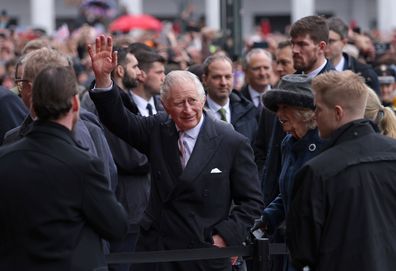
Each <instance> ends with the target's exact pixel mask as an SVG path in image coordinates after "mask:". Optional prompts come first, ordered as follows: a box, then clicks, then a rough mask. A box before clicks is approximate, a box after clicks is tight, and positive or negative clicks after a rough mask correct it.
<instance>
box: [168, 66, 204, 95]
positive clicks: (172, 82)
mask: <svg viewBox="0 0 396 271" xmlns="http://www.w3.org/2000/svg"><path fill="white" fill-rule="evenodd" d="M190 82H192V83H193V84H194V86H195V89H196V91H197V94H198V96H199V97H200V98H201V100H203V99H205V90H204V88H203V86H202V84H201V81H199V78H198V77H197V76H196V75H195V74H193V73H191V72H189V71H182V70H176V71H171V72H170V73H168V74H167V75H166V76H165V80H164V83H163V84H162V87H161V92H160V97H161V101H162V102H166V101H167V99H168V96H169V92H170V91H171V90H172V88H173V87H175V86H183V85H185V84H186V83H190Z"/></svg>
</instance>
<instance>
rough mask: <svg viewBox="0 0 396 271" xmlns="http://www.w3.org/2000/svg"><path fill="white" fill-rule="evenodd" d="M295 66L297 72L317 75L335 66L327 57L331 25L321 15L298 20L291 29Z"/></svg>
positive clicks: (312, 75) (309, 75) (310, 75)
mask: <svg viewBox="0 0 396 271" xmlns="http://www.w3.org/2000/svg"><path fill="white" fill-rule="evenodd" d="M290 37H291V43H292V52H293V62H294V68H295V69H296V70H297V73H303V74H306V75H307V76H308V77H311V78H313V77H315V76H317V75H318V74H321V73H323V72H325V71H329V70H333V69H334V68H333V66H332V64H331V63H330V61H328V60H327V59H326V58H325V49H326V46H327V43H328V39H329V27H328V25H327V23H326V20H325V19H324V18H323V17H320V16H307V17H304V18H301V19H300V20H298V21H296V22H295V23H294V24H293V25H292V26H291V29H290Z"/></svg>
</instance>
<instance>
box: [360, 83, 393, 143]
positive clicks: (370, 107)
mask: <svg viewBox="0 0 396 271" xmlns="http://www.w3.org/2000/svg"><path fill="white" fill-rule="evenodd" d="M367 89H368V98H367V104H366V111H365V113H364V117H365V118H367V119H369V120H372V121H373V122H375V124H377V126H378V128H379V129H380V131H381V134H383V135H386V136H389V137H392V138H396V116H395V113H394V112H393V111H392V109H391V108H389V107H384V106H383V105H382V104H381V101H380V99H379V98H378V96H377V94H376V93H375V92H374V90H372V89H371V88H369V87H367Z"/></svg>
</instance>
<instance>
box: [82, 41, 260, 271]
mask: <svg viewBox="0 0 396 271" xmlns="http://www.w3.org/2000/svg"><path fill="white" fill-rule="evenodd" d="M88 52H89V54H90V57H91V60H92V67H93V70H94V73H95V79H96V85H95V88H94V89H93V90H92V91H91V98H92V100H93V101H94V102H95V105H96V108H97V109H98V112H99V116H100V119H101V120H102V121H103V123H104V124H105V125H106V126H107V127H108V128H109V129H110V130H111V131H113V132H114V133H115V134H116V135H118V136H120V137H121V138H123V139H124V140H125V141H127V142H128V143H130V144H131V145H133V146H135V147H136V148H138V149H139V150H141V151H143V152H144V153H146V154H147V156H148V157H149V160H150V165H151V173H152V183H151V194H150V200H149V204H148V206H147V208H146V211H145V214H144V216H143V219H142V221H141V223H140V225H141V235H140V237H139V241H138V246H137V249H138V250H168V249H186V248H202V247H213V246H216V247H225V246H232V245H240V244H241V243H242V242H243V240H244V239H245V237H246V235H247V231H248V228H249V226H250V225H252V222H253V219H252V218H253V217H254V216H258V215H259V213H260V208H262V199H261V198H262V196H261V193H260V189H259V186H258V178H257V169H256V166H255V164H254V161H253V152H252V149H251V147H250V144H249V140H248V139H247V138H246V137H244V136H242V135H240V134H239V133H237V132H235V131H234V130H233V128H232V127H231V125H229V124H227V123H225V122H222V121H217V120H215V119H213V118H211V117H210V116H209V115H208V114H206V113H204V111H203V107H204V104H205V92H204V89H203V87H202V85H201V83H200V82H199V80H198V78H197V77H196V76H195V75H193V74H191V73H190V72H188V71H173V72H171V73H169V74H168V75H167V77H166V78H165V81H164V84H163V86H162V91H161V101H162V103H163V105H164V108H165V110H166V112H167V113H168V114H169V116H168V115H167V114H165V113H159V114H157V115H155V116H152V117H147V118H145V117H140V116H137V115H134V114H132V113H130V112H128V111H127V110H125V109H124V108H123V106H122V100H121V99H120V97H119V92H118V91H116V89H117V86H116V85H115V84H113V82H112V81H111V77H110V72H111V71H112V70H113V69H114V67H115V66H116V64H117V53H115V52H114V53H112V38H111V37H107V38H106V37H105V36H103V35H102V36H100V37H97V38H96V46H95V49H94V48H93V46H92V45H89V46H88ZM231 202H233V203H234V206H233V208H232V209H231ZM136 269H137V270H189V271H193V270H204V269H206V270H208V269H210V270H231V263H230V260H229V259H218V260H207V261H192V262H190V261H188V262H179V263H161V264H145V265H142V266H137V267H136Z"/></svg>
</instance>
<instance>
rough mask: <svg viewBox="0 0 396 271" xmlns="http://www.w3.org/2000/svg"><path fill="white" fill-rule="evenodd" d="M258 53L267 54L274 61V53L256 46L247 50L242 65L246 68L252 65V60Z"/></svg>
mask: <svg viewBox="0 0 396 271" xmlns="http://www.w3.org/2000/svg"><path fill="white" fill-rule="evenodd" d="M257 54H263V55H265V56H266V57H267V58H268V59H269V60H270V61H271V62H272V54H271V53H270V52H268V51H267V50H264V49H262V48H254V49H252V50H250V51H249V52H247V54H246V55H245V57H244V58H243V61H242V67H243V68H244V69H247V68H248V67H249V65H250V61H251V60H252V57H253V56H254V55H257Z"/></svg>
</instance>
